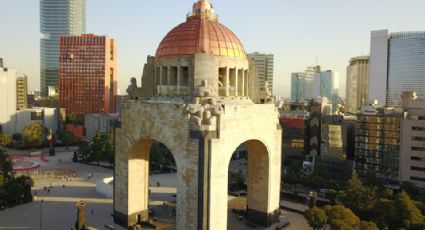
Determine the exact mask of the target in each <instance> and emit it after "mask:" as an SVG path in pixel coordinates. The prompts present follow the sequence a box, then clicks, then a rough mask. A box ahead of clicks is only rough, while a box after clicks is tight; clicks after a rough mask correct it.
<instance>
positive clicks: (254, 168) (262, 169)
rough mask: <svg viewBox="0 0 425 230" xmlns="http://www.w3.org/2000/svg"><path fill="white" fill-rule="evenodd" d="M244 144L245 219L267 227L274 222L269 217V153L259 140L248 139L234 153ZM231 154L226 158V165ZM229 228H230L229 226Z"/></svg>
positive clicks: (271, 216) (272, 218)
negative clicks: (245, 163)
mask: <svg viewBox="0 0 425 230" xmlns="http://www.w3.org/2000/svg"><path fill="white" fill-rule="evenodd" d="M242 144H245V146H246V151H247V160H248V162H247V175H246V176H247V178H246V181H247V206H246V215H247V216H246V217H247V219H248V220H250V221H252V222H253V223H256V224H259V225H262V226H269V225H270V224H271V223H272V222H273V221H274V218H275V217H274V216H273V215H270V211H269V210H270V203H269V200H270V196H271V193H270V183H271V180H270V173H271V172H270V171H271V170H270V159H271V156H270V154H271V152H270V151H269V149H268V147H267V145H266V144H265V143H264V142H263V141H261V140H260V139H249V140H247V141H244V142H242V143H240V144H239V145H238V146H237V147H235V148H234V151H235V150H236V149H237V148H238V147H239V146H240V145H242ZM232 155H233V152H232V153H231V154H229V156H228V161H226V162H228V164H227V166H228V167H229V165H230V160H231V157H232ZM228 170H229V168H228ZM229 227H230V226H229Z"/></svg>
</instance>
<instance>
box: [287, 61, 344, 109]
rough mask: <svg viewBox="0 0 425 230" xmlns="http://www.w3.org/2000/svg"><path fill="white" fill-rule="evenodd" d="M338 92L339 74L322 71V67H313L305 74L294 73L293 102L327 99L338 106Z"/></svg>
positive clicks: (292, 81) (292, 85)
mask: <svg viewBox="0 0 425 230" xmlns="http://www.w3.org/2000/svg"><path fill="white" fill-rule="evenodd" d="M338 91H339V74H338V73H336V72H334V71H332V70H326V71H321V68H320V66H311V67H307V69H306V70H305V72H300V73H292V76H291V100H292V101H294V102H302V101H304V100H309V99H317V98H319V97H320V98H323V97H326V98H327V99H328V100H329V101H332V102H333V104H334V103H336V104H337V103H338V93H339V92H338ZM333 107H334V108H336V107H337V106H336V105H333Z"/></svg>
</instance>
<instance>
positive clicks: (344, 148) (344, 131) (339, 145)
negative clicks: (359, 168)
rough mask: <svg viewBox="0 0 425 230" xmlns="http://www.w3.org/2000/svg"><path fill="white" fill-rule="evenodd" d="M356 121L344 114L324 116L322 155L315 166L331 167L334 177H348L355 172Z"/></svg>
mask: <svg viewBox="0 0 425 230" xmlns="http://www.w3.org/2000/svg"><path fill="white" fill-rule="evenodd" d="M354 133H355V121H354V122H351V121H350V118H348V119H346V118H345V117H344V116H342V115H331V116H322V119H321V142H320V157H318V158H316V159H315V166H317V165H322V166H324V167H326V168H327V169H329V170H330V171H331V172H332V174H333V176H334V177H337V178H345V179H348V178H350V177H351V175H352V172H353V163H354V162H353V160H354V143H355V135H354Z"/></svg>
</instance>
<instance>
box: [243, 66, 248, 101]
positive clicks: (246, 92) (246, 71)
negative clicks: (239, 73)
mask: <svg viewBox="0 0 425 230" xmlns="http://www.w3.org/2000/svg"><path fill="white" fill-rule="evenodd" d="M244 71H245V96H246V97H249V73H248V70H244Z"/></svg>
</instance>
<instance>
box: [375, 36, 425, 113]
mask: <svg viewBox="0 0 425 230" xmlns="http://www.w3.org/2000/svg"><path fill="white" fill-rule="evenodd" d="M370 55H371V57H370V78H369V100H378V102H379V104H380V105H385V106H388V107H393V106H400V103H401V100H400V95H401V94H402V92H406V91H409V92H416V93H417V95H418V98H419V99H425V63H424V61H423V60H425V31H418V32H397V33H390V34H388V30H378V31H372V32H371V46H370Z"/></svg>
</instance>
